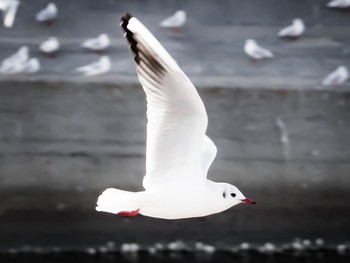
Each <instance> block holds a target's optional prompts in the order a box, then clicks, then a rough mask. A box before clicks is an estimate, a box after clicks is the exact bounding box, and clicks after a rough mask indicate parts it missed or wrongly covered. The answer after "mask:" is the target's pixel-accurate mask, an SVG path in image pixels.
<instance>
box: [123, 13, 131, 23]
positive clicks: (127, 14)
mask: <svg viewBox="0 0 350 263" xmlns="http://www.w3.org/2000/svg"><path fill="white" fill-rule="evenodd" d="M131 18H132V15H131V14H130V13H128V12H126V13H125V14H124V15H122V17H121V18H120V20H121V21H122V22H126V23H128V22H129V20H130V19H131Z"/></svg>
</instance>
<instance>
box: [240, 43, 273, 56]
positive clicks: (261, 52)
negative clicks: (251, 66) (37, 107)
mask: <svg viewBox="0 0 350 263" xmlns="http://www.w3.org/2000/svg"><path fill="white" fill-rule="evenodd" d="M244 51H245V53H246V54H247V55H248V56H249V57H251V58H252V59H253V61H257V60H260V59H263V58H273V53H272V52H271V51H270V50H268V49H266V48H263V47H261V46H259V45H258V43H256V41H255V40H254V39H247V40H246V41H245V45H244Z"/></svg>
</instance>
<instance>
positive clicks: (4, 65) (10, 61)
mask: <svg viewBox="0 0 350 263" xmlns="http://www.w3.org/2000/svg"><path fill="white" fill-rule="evenodd" d="M28 59H29V48H28V47H27V46H22V47H20V48H19V49H18V51H17V52H16V53H14V54H13V55H11V56H9V57H8V58H6V59H4V60H3V61H2V62H1V65H0V73H2V74H11V73H12V72H18V71H20V69H21V68H22V65H23V64H24V63H25V62H26V61H28Z"/></svg>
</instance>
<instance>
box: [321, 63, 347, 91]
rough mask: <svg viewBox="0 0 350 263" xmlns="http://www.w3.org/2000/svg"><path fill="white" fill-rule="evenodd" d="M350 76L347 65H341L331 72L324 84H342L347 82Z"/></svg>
mask: <svg viewBox="0 0 350 263" xmlns="http://www.w3.org/2000/svg"><path fill="white" fill-rule="evenodd" d="M348 78H349V71H348V69H347V68H346V67H345V66H339V67H338V68H337V69H336V70H334V71H333V72H331V73H330V74H329V75H328V76H327V77H325V78H324V80H323V81H322V85H325V86H329V85H340V84H343V83H344V82H346V81H347V80H348Z"/></svg>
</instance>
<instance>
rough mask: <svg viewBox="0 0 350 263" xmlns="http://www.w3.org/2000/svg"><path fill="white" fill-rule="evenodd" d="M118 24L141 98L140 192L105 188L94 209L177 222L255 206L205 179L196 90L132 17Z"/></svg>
mask: <svg viewBox="0 0 350 263" xmlns="http://www.w3.org/2000/svg"><path fill="white" fill-rule="evenodd" d="M121 21H122V22H121V27H122V29H123V30H124V31H125V35H124V36H125V37H126V39H127V40H128V42H129V44H130V49H131V52H132V55H133V59H134V62H135V66H136V71H137V75H138V78H139V81H140V82H141V84H142V87H143V89H144V91H145V93H146V97H147V119H148V123H147V144H146V145H147V147H146V175H145V177H144V178H143V186H144V188H145V191H140V192H129V191H124V190H119V189H115V188H109V189H107V190H105V191H104V192H103V193H102V194H101V195H100V196H99V198H98V201H97V207H96V210H97V211H103V212H108V213H113V214H117V215H122V216H134V215H137V214H142V215H145V216H150V217H156V218H163V219H180V218H191V217H201V216H207V215H211V214H216V213H220V212H222V211H225V210H227V209H229V208H230V207H232V206H234V205H237V204H240V203H250V204H255V202H254V201H252V200H251V199H248V198H246V197H245V196H244V195H243V194H242V193H241V191H240V190H238V188H237V187H235V186H233V185H230V184H228V183H217V182H213V181H211V180H208V179H207V173H208V169H209V167H210V165H211V164H212V162H213V160H214V158H215V156H216V152H217V148H216V146H215V144H214V142H213V141H212V140H211V139H210V138H209V137H208V136H207V135H206V130H207V123H208V116H207V113H206V110H205V107H204V104H203V102H202V100H201V98H200V97H199V94H198V92H197V90H196V88H195V87H194V86H193V84H192V83H191V81H190V80H189V79H188V77H187V76H186V75H185V73H184V72H183V71H182V70H181V69H180V67H179V66H178V65H177V63H176V62H175V60H174V59H173V58H172V57H171V56H170V55H169V53H168V52H167V51H166V50H165V49H164V47H163V46H162V45H161V44H160V43H159V42H158V41H157V39H156V38H155V37H154V36H153V35H152V33H151V32H149V31H148V29H147V28H146V27H145V26H144V25H143V24H142V23H141V22H140V21H139V20H138V19H137V18H135V17H133V16H131V15H130V14H128V13H127V14H125V15H124V16H123V17H122V18H121Z"/></svg>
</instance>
